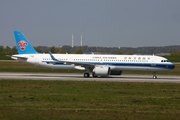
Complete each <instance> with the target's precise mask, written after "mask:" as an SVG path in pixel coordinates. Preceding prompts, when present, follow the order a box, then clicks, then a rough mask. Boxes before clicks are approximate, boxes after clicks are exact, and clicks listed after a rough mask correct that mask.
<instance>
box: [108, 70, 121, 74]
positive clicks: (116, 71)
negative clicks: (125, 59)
mask: <svg viewBox="0 0 180 120" xmlns="http://www.w3.org/2000/svg"><path fill="white" fill-rule="evenodd" d="M121 74H122V71H119V70H111V71H110V75H121Z"/></svg>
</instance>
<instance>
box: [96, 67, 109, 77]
mask: <svg viewBox="0 0 180 120" xmlns="http://www.w3.org/2000/svg"><path fill="white" fill-rule="evenodd" d="M93 72H94V73H95V74H96V75H109V73H110V67H107V66H97V67H95V68H94V69H93Z"/></svg>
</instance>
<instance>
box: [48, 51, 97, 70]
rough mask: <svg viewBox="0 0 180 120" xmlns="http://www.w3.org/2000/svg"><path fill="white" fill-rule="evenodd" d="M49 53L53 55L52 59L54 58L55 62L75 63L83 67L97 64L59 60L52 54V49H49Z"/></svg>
mask: <svg viewBox="0 0 180 120" xmlns="http://www.w3.org/2000/svg"><path fill="white" fill-rule="evenodd" d="M48 53H49V55H50V56H51V59H52V60H54V61H55V62H64V64H74V65H75V66H81V67H94V66H95V64H92V63H83V62H74V61H64V60H58V59H56V58H55V57H54V56H53V55H52V53H51V52H50V51H48Z"/></svg>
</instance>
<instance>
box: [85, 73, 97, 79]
mask: <svg viewBox="0 0 180 120" xmlns="http://www.w3.org/2000/svg"><path fill="white" fill-rule="evenodd" d="M92 76H93V77H98V76H97V75H96V74H95V73H92ZM84 77H85V78H88V77H90V74H89V73H84Z"/></svg>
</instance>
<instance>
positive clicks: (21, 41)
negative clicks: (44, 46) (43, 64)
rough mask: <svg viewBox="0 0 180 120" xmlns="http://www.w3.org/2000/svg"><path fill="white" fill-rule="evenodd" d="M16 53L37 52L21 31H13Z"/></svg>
mask: <svg viewBox="0 0 180 120" xmlns="http://www.w3.org/2000/svg"><path fill="white" fill-rule="evenodd" d="M14 36H15V40H16V47H17V49H18V54H38V52H37V51H36V50H35V49H34V48H33V46H32V45H31V44H30V42H29V41H28V40H27V39H26V37H25V36H24V35H23V33H22V32H21V31H14Z"/></svg>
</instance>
